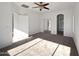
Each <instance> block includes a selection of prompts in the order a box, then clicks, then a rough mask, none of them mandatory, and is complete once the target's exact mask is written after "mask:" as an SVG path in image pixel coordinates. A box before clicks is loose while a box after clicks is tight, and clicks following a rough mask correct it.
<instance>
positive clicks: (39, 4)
mask: <svg viewBox="0 0 79 59" xmlns="http://www.w3.org/2000/svg"><path fill="white" fill-rule="evenodd" d="M34 4H36V5H37V6H36V7H33V8H39V9H40V11H42V9H47V10H49V8H48V7H46V6H47V5H49V3H44V2H39V3H36V2H35V3H34Z"/></svg>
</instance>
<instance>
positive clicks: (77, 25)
mask: <svg viewBox="0 0 79 59" xmlns="http://www.w3.org/2000/svg"><path fill="white" fill-rule="evenodd" d="M73 12H74V14H73V16H74V32H73V38H74V42H75V44H76V47H77V50H78V54H79V3H76V5H75V8H74V11H73Z"/></svg>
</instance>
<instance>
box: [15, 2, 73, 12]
mask: <svg viewBox="0 0 79 59" xmlns="http://www.w3.org/2000/svg"><path fill="white" fill-rule="evenodd" d="M48 3H49V5H48V6H47V7H48V8H49V9H50V10H46V9H43V10H42V11H40V10H39V8H32V7H35V6H36V5H35V4H34V3H33V2H16V4H17V5H18V6H19V7H21V5H22V4H26V5H28V6H29V8H25V9H30V10H33V11H35V12H51V11H55V10H61V9H68V8H72V7H73V5H74V2H48ZM21 8H23V7H21Z"/></svg>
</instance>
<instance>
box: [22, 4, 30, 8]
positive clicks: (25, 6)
mask: <svg viewBox="0 0 79 59" xmlns="http://www.w3.org/2000/svg"><path fill="white" fill-rule="evenodd" d="M21 6H22V7H24V8H29V6H27V5H25V4H22V5H21Z"/></svg>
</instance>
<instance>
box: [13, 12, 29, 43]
mask: <svg viewBox="0 0 79 59" xmlns="http://www.w3.org/2000/svg"><path fill="white" fill-rule="evenodd" d="M28 29H29V27H28V16H26V15H21V14H18V13H13V14H12V33H13V43H15V42H18V41H21V40H24V39H26V38H28V36H29V35H28V34H29V33H28V32H29V31H28Z"/></svg>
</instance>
